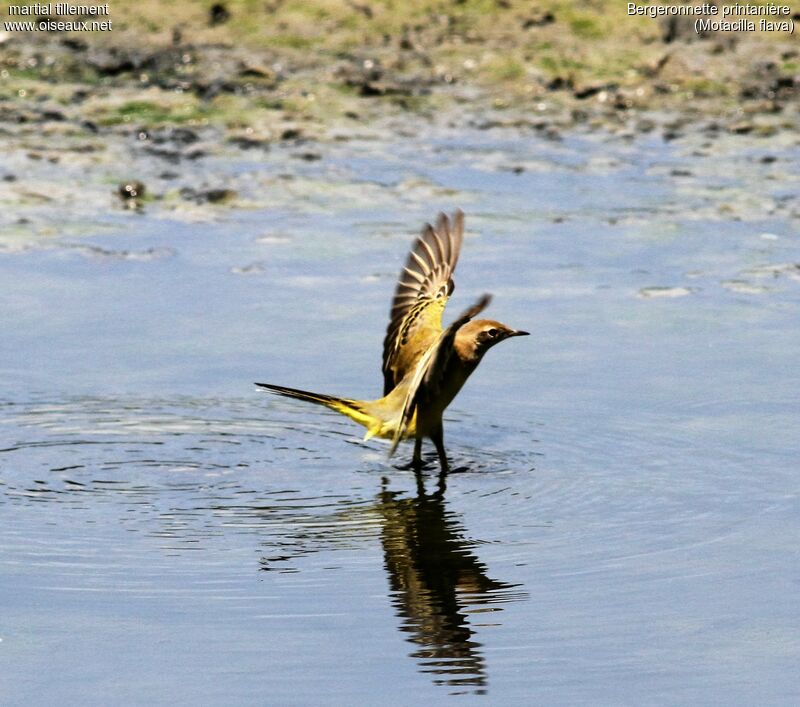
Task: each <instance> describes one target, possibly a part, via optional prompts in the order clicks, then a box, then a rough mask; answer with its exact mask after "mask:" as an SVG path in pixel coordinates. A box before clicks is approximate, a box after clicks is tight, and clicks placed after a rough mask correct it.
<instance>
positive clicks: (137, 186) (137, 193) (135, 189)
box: [117, 180, 145, 201]
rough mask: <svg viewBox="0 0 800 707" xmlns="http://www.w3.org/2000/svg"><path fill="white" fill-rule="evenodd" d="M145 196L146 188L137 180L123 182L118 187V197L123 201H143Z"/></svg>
mask: <svg viewBox="0 0 800 707" xmlns="http://www.w3.org/2000/svg"><path fill="white" fill-rule="evenodd" d="M144 194H145V186H144V184H143V183H142V182H140V181H137V180H132V181H129V182H123V183H122V184H120V185H119V186H118V187H117V195H118V196H119V198H120V199H122V200H123V201H129V200H131V199H141V198H142V197H143V196H144Z"/></svg>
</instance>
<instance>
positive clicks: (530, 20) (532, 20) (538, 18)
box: [522, 12, 556, 29]
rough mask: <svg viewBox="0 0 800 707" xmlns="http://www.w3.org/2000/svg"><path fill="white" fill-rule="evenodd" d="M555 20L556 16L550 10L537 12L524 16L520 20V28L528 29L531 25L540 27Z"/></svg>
mask: <svg viewBox="0 0 800 707" xmlns="http://www.w3.org/2000/svg"><path fill="white" fill-rule="evenodd" d="M555 21H556V16H555V15H554V14H553V13H552V12H539V13H537V14H535V15H531V16H530V17H526V18H525V19H524V20H523V21H522V29H530V28H531V27H542V26H544V25H549V24H551V23H553V22H555Z"/></svg>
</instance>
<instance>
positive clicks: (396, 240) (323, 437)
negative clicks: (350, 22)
mask: <svg viewBox="0 0 800 707" xmlns="http://www.w3.org/2000/svg"><path fill="white" fill-rule="evenodd" d="M204 139H205V140H206V142H207V145H208V147H209V155H208V156H207V157H204V158H202V159H200V160H197V161H181V162H179V164H178V166H177V167H176V166H175V165H172V166H169V165H166V164H164V162H163V160H159V159H158V158H156V157H153V155H152V154H150V153H147V152H146V151H145V149H144V148H145V147H146V145H142V144H139V143H140V142H142V141H141V140H139V139H137V138H136V137H135V136H133V137H131V139H130V141H129V142H127V143H124V144H116V143H111V144H109V146H108V147H107V148H106V152H105V153H104V155H105V156H104V157H87V154H89V153H84V152H80V151H77V152H75V153H74V154H71V156H68V157H67V158H64V159H61V160H60V161H59V162H58V163H57V164H53V163H51V162H48V161H47V160H36V161H33V160H27V158H26V157H25V150H24V149H22V148H20V149H11V150H8V151H7V152H6V153H5V154H3V155H2V156H0V169H1V170H3V171H5V172H6V173H8V172H15V173H19V174H20V175H22V174H24V175H25V178H24V179H22V180H21V181H20V180H18V181H17V182H8V181H7V182H4V183H3V186H2V190H0V202H2V203H3V205H4V215H3V217H2V219H3V221H2V223H3V234H2V236H0V297H2V308H3V319H4V327H3V329H4V335H3V337H2V338H1V339H0V365H2V376H0V378H1V379H2V383H1V384H0V400H1V401H2V404H0V508H1V509H2V511H1V512H2V514H3V518H4V520H5V522H4V523H3V524H2V529H0V578H1V580H2V581H0V597H2V602H3V606H4V609H5V610H4V612H3V619H2V621H0V638H2V643H0V661H2V664H3V669H2V671H0V691H1V693H2V694H3V701H4V703H7V704H25V705H31V704H52V703H53V701H55V700H58V701H61V702H65V703H76V704H78V703H79V704H86V705H90V704H98V705H100V704H107V700H108V695H114V697H115V699H116V700H117V701H119V702H120V703H131V704H153V703H160V704H166V703H170V704H189V703H197V702H201V703H204V704H264V703H269V704H294V703H304V704H309V703H313V704H343V703H364V704H370V703H375V702H381V703H396V704H408V703H410V702H412V701H418V700H422V701H425V702H427V703H432V704H437V703H450V702H451V701H452V700H456V701H457V700H458V699H460V700H462V701H469V702H471V701H473V700H474V701H476V702H487V701H491V702H492V703H493V704H499V703H504V704H511V703H517V704H530V703H531V701H534V702H541V703H546V704H599V703H603V704H620V703H628V704H641V703H648V704H649V703H669V704H675V703H692V704H698V703H705V704H708V703H724V704H735V703H740V704H754V703H759V704H765V703H771V704H791V703H794V702H796V699H797V696H798V694H800V681H798V678H797V676H796V672H797V671H796V665H797V661H798V658H800V619H798V617H800V603H799V602H798V586H799V583H800V573H798V567H800V563H798V559H799V558H798V552H797V547H798V541H800V501H798V490H800V483H799V482H798V479H797V459H798V452H800V445H798V442H797V427H798V425H797V423H798V411H800V394H798V386H797V373H796V370H797V351H798V349H800V333H799V332H798V327H797V308H798V303H799V302H800V269H798V268H797V266H796V265H795V263H798V262H800V247H799V246H798V240H797V233H798V223H799V222H800V213H799V212H798V211H797V207H796V203H797V201H796V197H797V193H798V181H799V180H800V173H799V172H798V169H797V164H799V163H800V162H798V157H800V154H799V153H800V149H798V145H797V144H796V141H795V142H793V141H792V140H791V139H789V138H786V139H785V143H781V144H779V138H775V139H774V141H772V142H765V141H761V142H759V141H755V142H743V140H744V139H743V138H742V139H738V138H737V139H736V140H733V139H732V138H731V139H728V138H718V139H716V140H715V141H714V142H712V143H706V142H704V141H703V140H701V139H696V140H690V139H687V140H685V141H682V142H680V141H679V142H677V143H675V142H673V143H663V142H661V141H660V140H658V139H655V138H648V137H640V138H636V139H629V138H626V137H618V138H614V137H609V138H604V139H600V138H597V137H592V136H575V137H570V138H566V139H563V140H560V141H552V140H550V141H547V140H542V139H540V138H538V137H537V136H536V135H535V134H532V133H529V132H526V131H525V130H519V131H515V130H499V129H498V130H477V129H465V128H459V129H457V130H456V129H445V128H435V127H433V126H425V127H424V129H420V130H419V131H415V134H414V135H404V136H402V137H401V138H397V137H394V138H392V137H389V136H388V135H386V134H382V133H380V132H376V133H375V134H365V135H364V136H363V137H361V138H356V139H350V140H347V141H341V142H336V143H332V144H330V145H322V146H314V150H318V153H319V158H320V159H314V160H309V159H305V158H299V157H298V154H299V153H301V152H303V151H304V150H306V149H307V147H306V146H293V145H284V146H282V147H278V148H276V149H274V150H272V151H270V152H268V153H264V152H261V151H257V152H254V151H246V152H243V151H236V150H232V149H231V150H228V149H223V148H220V147H219V145H218V144H216V143H215V138H214V134H213V132H212V133H209V134H208V135H206V136H205V138H204ZM780 139H781V140H783V139H784V138H780ZM42 149H43V150H44V151H45V152H46V151H47V150H48V149H53V150H54V149H55V148H49V147H48V146H47V145H46V144H45V145H44V146H43V147H42ZM68 154H69V153H68ZM765 157H770V159H764V158H765ZM772 157H774V158H775V159H772ZM122 158H124V160H123V159H122ZM26 160H27V161H26ZM92 160H94V161H92ZM170 173H172V174H170ZM87 175H88V176H87ZM134 177H135V178H139V179H143V180H144V181H145V182H146V183H147V186H148V189H149V190H150V192H151V193H153V194H155V195H156V196H157V197H158V198H156V199H154V200H153V201H150V202H148V203H146V204H145V205H144V208H143V209H140V210H138V211H137V210H127V209H123V208H122V207H121V206H120V204H119V203H118V200H117V198H116V196H115V195H114V189H115V185H116V184H117V183H118V182H119V181H121V180H123V179H130V178H134ZM218 187H225V188H229V189H233V190H235V191H236V198H235V199H234V201H233V203H225V204H206V203H197V202H196V201H193V200H189V199H186V198H182V197H181V196H180V189H181V188H192V189H203V188H218ZM31 194H33V196H31ZM26 195H27V196H26ZM456 206H460V207H461V208H463V209H464V210H465V212H466V213H467V225H468V234H467V238H466V241H465V245H464V250H463V253H462V258H461V260H460V263H459V270H458V277H457V288H456V292H455V295H454V298H453V303H452V305H451V306H452V308H453V310H460V309H462V308H464V307H466V306H467V305H468V304H470V303H471V302H472V301H474V300H475V299H476V298H477V297H478V296H479V295H480V294H481V293H483V292H492V293H493V294H494V295H495V298H494V301H493V304H492V307H491V310H490V316H493V317H495V318H498V319H500V320H502V321H505V322H507V323H509V324H510V325H511V326H515V327H519V328H523V329H526V330H528V331H531V332H532V333H533V335H532V336H531V337H528V338H526V339H520V340H511V341H510V342H508V343H505V344H503V345H502V346H500V347H498V348H496V349H494V350H493V351H492V352H491V353H490V354H489V356H488V357H487V358H486V360H485V361H484V362H483V364H482V365H481V367H480V369H479V370H478V371H477V372H476V373H475V375H474V376H473V378H472V379H471V380H470V382H469V383H468V385H467V386H466V388H465V389H464V390H463V391H462V393H461V394H460V396H459V397H458V398H457V399H456V401H455V402H454V403H453V405H452V406H451V408H450V409H449V411H448V415H447V417H446V428H445V429H446V443H447V446H448V449H449V452H450V454H451V456H452V458H453V465H454V466H455V467H457V469H458V472H457V473H454V474H452V475H451V476H450V477H449V478H448V480H447V483H446V488H443V487H441V486H440V485H438V484H437V480H436V474H435V462H434V460H433V459H431V464H430V466H429V469H428V471H427V472H426V478H425V483H424V484H423V485H422V486H421V487H420V486H418V483H417V480H416V479H415V478H414V475H413V473H411V472H409V471H408V470H406V469H404V468H402V466H403V463H404V462H405V461H407V459H408V457H409V456H410V449H408V448H407V447H406V446H402V447H401V448H400V451H399V454H398V456H397V458H396V459H394V460H392V461H388V460H387V459H386V446H385V445H384V444H382V443H381V442H379V441H372V442H370V443H367V444H363V443H361V442H360V433H359V430H358V429H357V428H356V427H355V426H353V425H352V424H351V423H350V422H349V421H348V420H346V419H340V418H339V417H338V416H336V415H335V414H333V413H330V412H328V411H325V410H320V409H316V408H312V407H306V406H303V405H301V404H299V403H296V402H295V401H287V400H283V399H275V398H272V397H269V396H268V395H265V394H263V393H262V392H259V391H258V390H256V389H255V388H254V387H253V386H252V383H253V382H254V381H256V380H264V381H268V382H275V383H283V384H286V385H295V386H298V387H302V388H306V389H312V390H320V391H322V392H330V393H340V394H346V395H350V396H354V397H372V396H377V395H378V394H379V392H380V387H381V381H382V379H381V376H380V369H379V363H380V351H381V343H382V337H383V331H384V328H385V325H386V321H385V318H386V316H387V313H388V306H389V300H390V296H391V292H392V288H393V283H394V278H395V277H396V275H397V271H398V270H399V267H400V265H401V263H402V260H403V258H404V256H405V251H406V249H407V247H408V246H409V244H410V241H411V237H412V235H413V232H414V230H415V229H416V228H417V226H418V225H419V224H421V223H422V222H423V221H425V220H429V219H431V218H433V217H434V216H435V214H436V212H437V211H438V210H440V209H444V210H452V209H453V208H455V207H456ZM452 314H453V313H451V315H452ZM455 696H458V697H455Z"/></svg>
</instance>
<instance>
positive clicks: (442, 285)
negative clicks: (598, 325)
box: [256, 209, 529, 474]
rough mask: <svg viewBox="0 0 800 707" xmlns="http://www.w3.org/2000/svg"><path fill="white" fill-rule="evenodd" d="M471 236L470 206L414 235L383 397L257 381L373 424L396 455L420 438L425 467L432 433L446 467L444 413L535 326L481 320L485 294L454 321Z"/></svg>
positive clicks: (388, 349) (395, 304) (394, 315)
mask: <svg viewBox="0 0 800 707" xmlns="http://www.w3.org/2000/svg"><path fill="white" fill-rule="evenodd" d="M463 240H464V213H463V212H462V211H461V210H460V209H457V210H456V211H455V213H454V214H453V216H452V218H448V216H447V215H446V214H444V213H440V214H439V215H438V217H437V219H436V223H435V225H431V224H430V223H428V224H426V225H425V226H424V228H423V229H422V232H421V233H420V235H419V236H418V237H417V238H416V239H415V240H414V242H413V244H412V247H411V250H410V252H409V254H408V257H407V259H406V262H405V265H404V267H403V269H402V270H401V271H400V277H399V278H398V282H397V285H396V287H395V293H394V298H393V299H392V305H391V310H390V314H389V325H388V327H387V329H386V337H385V339H384V342H383V367H382V370H383V379H384V387H383V397H380V398H377V399H375V400H356V399H352V398H343V397H338V396H334V395H326V394H323V393H312V392H309V391H306V390H300V389H298V388H287V387H286V386H282V385H273V384H271V383H256V385H257V386H260V387H261V388H264V389H266V390H269V391H270V392H272V393H276V394H278V395H282V396H284V397H287V398H296V399H298V400H304V401H307V402H310V403H316V404H318V405H324V406H325V407H328V408H330V409H332V410H335V411H336V412H339V413H341V414H343V415H346V416H347V417H349V418H350V419H352V420H354V421H355V422H357V423H359V424H360V425H363V426H364V427H366V428H367V431H366V434H365V436H364V440H365V441H366V440H368V439H370V438H371V437H379V438H385V439H389V440H391V447H390V451H389V456H390V457H391V456H392V455H393V454H394V452H395V450H396V449H397V446H398V444H399V443H400V441H401V440H406V439H409V440H410V439H413V440H414V454H413V457H412V461H411V466H412V467H413V468H414V469H415V470H417V471H419V470H420V469H422V468H423V461H422V441H423V439H424V438H426V437H427V438H429V439H430V440H431V441H432V442H433V444H434V446H435V448H436V453H437V455H438V459H439V465H440V473H441V474H447V473H448V471H449V462H448V459H447V452H446V451H445V447H444V428H443V422H442V415H443V413H444V411H445V409H446V408H447V406H448V405H449V404H450V403H451V402H452V400H453V398H455V396H456V395H457V394H458V392H459V391H460V390H461V388H462V386H463V385H464V383H466V381H467V379H468V378H469V376H470V375H471V374H472V372H473V371H474V370H475V369H476V368H477V366H478V364H479V363H480V362H481V360H482V359H483V357H484V355H485V354H486V352H487V351H488V350H489V349H491V348H492V347H493V346H496V345H497V344H499V343H500V342H501V341H505V340H506V339H510V338H512V337H517V336H527V335H528V334H529V332H527V331H522V330H520V329H513V328H511V327H509V326H507V325H506V324H502V323H501V322H498V321H494V320H493V319H476V318H475V317H477V316H478V314H480V313H481V312H482V311H483V310H484V309H486V307H488V305H489V303H490V302H491V295H488V294H484V295H482V296H481V297H480V298H479V299H478V300H477V301H476V302H475V303H474V304H473V305H472V306H471V307H469V308H467V309H466V310H464V311H463V312H462V313H461V314H460V315H459V316H458V317H457V318H456V319H455V321H453V323H452V324H450V325H449V326H448V327H447V328H444V327H443V326H442V314H443V312H444V309H445V305H446V304H447V302H448V300H449V299H450V296H451V295H452V294H453V290H454V288H455V284H454V281H453V273H454V271H455V268H456V264H457V263H458V257H459V255H460V253H461V245H462V242H463Z"/></svg>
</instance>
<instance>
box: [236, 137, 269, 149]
mask: <svg viewBox="0 0 800 707" xmlns="http://www.w3.org/2000/svg"><path fill="white" fill-rule="evenodd" d="M228 142H229V143H230V144H231V145H236V147H238V148H239V149H242V150H253V149H256V148H259V149H262V150H267V149H269V143H268V142H267V141H266V140H255V139H253V138H251V137H244V136H241V135H240V136H236V137H230V138H228Z"/></svg>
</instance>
